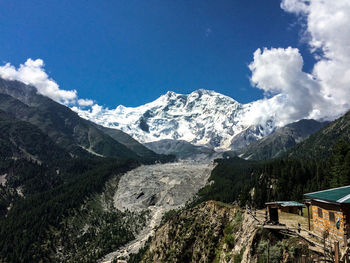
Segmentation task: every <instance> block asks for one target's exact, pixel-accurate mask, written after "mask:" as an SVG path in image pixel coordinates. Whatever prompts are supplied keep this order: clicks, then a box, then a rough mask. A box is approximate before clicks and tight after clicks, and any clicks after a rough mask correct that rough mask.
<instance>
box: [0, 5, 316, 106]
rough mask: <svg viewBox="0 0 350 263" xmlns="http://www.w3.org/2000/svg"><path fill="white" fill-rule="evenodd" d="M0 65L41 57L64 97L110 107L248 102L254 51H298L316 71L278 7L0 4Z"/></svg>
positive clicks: (253, 93) (252, 93) (255, 95)
mask: <svg viewBox="0 0 350 263" xmlns="http://www.w3.org/2000/svg"><path fill="white" fill-rule="evenodd" d="M0 8H1V11H0V62H1V64H4V63H6V62H10V63H11V64H13V65H15V66H18V65H19V64H21V63H24V62H25V61H26V60H27V58H32V59H37V58H41V59H43V60H44V62H45V69H46V72H47V73H48V74H49V75H50V77H51V78H53V79H54V80H55V81H56V82H57V83H58V84H59V85H60V88H62V89H67V90H72V89H75V90H77V92H78V94H79V97H81V98H89V99H93V100H95V101H96V102H97V103H99V104H100V105H104V106H107V107H109V108H114V107H115V106H117V105H119V104H123V105H125V106H138V105H141V104H144V103H146V102H150V101H152V100H154V99H156V98H158V97H159V96H160V95H161V94H164V93H166V91H168V90H172V91H175V92H178V93H190V92H192V91H193V90H196V89H200V88H204V89H212V90H215V91H217V92H220V93H223V94H226V95H229V96H231V97H233V98H235V99H236V100H238V101H239V102H242V103H246V102H250V101H254V100H256V99H259V98H262V97H263V92H262V91H261V90H258V89H256V88H253V87H251V85H250V82H249V76H250V75H251V73H250V70H249V68H248V64H249V63H250V62H252V61H253V53H254V51H255V50H256V49H257V48H263V47H267V48H271V47H282V48H287V47H288V46H292V47H297V48H299V50H300V53H301V54H302V56H303V59H304V63H305V65H304V70H305V71H310V70H311V68H312V65H313V63H314V61H313V59H312V56H311V55H310V54H309V51H308V47H307V45H306V44H305V43H303V42H301V41H300V35H299V34H300V26H299V25H298V24H297V23H296V21H297V19H296V17H295V16H294V15H292V14H288V13H286V12H284V11H283V10H282V9H281V8H280V1H278V0H266V1H261V0H255V1H253V0H215V1H213V0H211V1H209V0H193V1H188V0H176V1H174V0H147V1H146V0H139V1H135V0H118V1H102V0H101V1H80V0H75V1H65V0H63V1H62V0H60V1H55V0H48V1H35V0H31V1H27V0H25V1H20V0H18V1H5V0H0Z"/></svg>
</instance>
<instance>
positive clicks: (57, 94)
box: [0, 58, 77, 105]
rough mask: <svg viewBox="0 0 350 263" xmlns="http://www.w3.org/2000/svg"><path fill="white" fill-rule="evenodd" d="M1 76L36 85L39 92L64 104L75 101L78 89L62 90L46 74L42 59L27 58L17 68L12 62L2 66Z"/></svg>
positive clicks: (0, 68) (0, 69)
mask: <svg viewBox="0 0 350 263" xmlns="http://www.w3.org/2000/svg"><path fill="white" fill-rule="evenodd" d="M0 76H1V77H2V78H4V79H9V80H18V81H21V82H23V83H25V84H29V85H32V86H34V87H35V88H36V89H37V91H38V93H40V94H42V95H45V96H47V97H49V98H51V99H53V100H55V101H57V102H60V103H63V104H66V105H68V104H71V103H75V101H76V99H77V91H76V90H62V89H60V88H59V86H58V84H57V83H56V82H55V81H54V80H53V79H51V78H49V76H48V75H47V74H46V72H45V70H44V62H43V60H41V59H36V60H32V59H30V58H29V59H27V61H26V62H25V63H24V64H21V65H20V66H19V67H18V68H17V69H16V68H15V67H14V66H13V65H11V64H10V63H7V64H5V65H4V66H0Z"/></svg>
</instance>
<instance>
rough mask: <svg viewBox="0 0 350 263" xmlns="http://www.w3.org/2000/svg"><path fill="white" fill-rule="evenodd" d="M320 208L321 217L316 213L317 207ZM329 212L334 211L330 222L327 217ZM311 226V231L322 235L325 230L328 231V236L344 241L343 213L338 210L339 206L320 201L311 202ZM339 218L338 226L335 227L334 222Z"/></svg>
mask: <svg viewBox="0 0 350 263" xmlns="http://www.w3.org/2000/svg"><path fill="white" fill-rule="evenodd" d="M319 208H320V209H321V210H322V218H321V217H319V215H318V209H319ZM329 212H333V213H334V218H335V222H332V221H331V220H330V218H329ZM312 216H313V219H312V227H313V231H314V232H315V233H316V234H317V235H319V236H321V237H322V236H323V234H324V233H325V231H326V230H328V232H329V238H330V239H333V240H338V241H339V242H340V243H341V244H343V243H344V233H345V232H344V215H343V212H342V211H341V210H340V207H339V206H337V205H333V204H324V203H321V202H314V201H313V202H312ZM338 218H340V228H339V229H337V227H336V223H337V221H338Z"/></svg>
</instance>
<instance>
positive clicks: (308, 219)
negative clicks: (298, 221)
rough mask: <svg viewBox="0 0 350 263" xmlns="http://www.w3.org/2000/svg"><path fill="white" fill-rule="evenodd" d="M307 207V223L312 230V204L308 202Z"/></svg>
mask: <svg viewBox="0 0 350 263" xmlns="http://www.w3.org/2000/svg"><path fill="white" fill-rule="evenodd" d="M306 207H307V223H308V226H309V231H311V223H310V204H309V203H306Z"/></svg>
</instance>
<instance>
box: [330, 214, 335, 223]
mask: <svg viewBox="0 0 350 263" xmlns="http://www.w3.org/2000/svg"><path fill="white" fill-rule="evenodd" d="M329 221H331V222H335V216H334V212H329Z"/></svg>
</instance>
